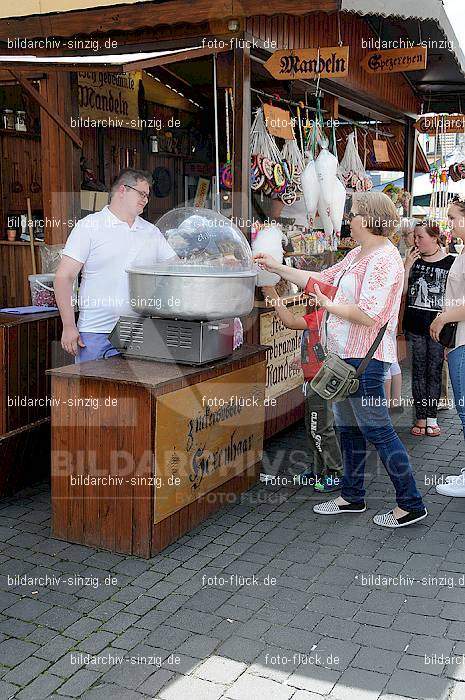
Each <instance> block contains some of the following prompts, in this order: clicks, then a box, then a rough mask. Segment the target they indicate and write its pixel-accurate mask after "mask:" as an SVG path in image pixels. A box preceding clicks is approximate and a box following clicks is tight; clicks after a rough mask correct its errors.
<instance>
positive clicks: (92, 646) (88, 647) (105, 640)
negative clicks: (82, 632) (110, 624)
mask: <svg viewBox="0 0 465 700" xmlns="http://www.w3.org/2000/svg"><path fill="white" fill-rule="evenodd" d="M115 637H116V635H115V634H114V633H113V632H103V631H100V632H94V633H93V634H91V635H90V636H89V637H86V639H83V640H82V641H81V642H79V644H78V645H77V647H76V648H77V649H79V651H83V652H85V653H86V654H98V653H99V651H102V649H105V647H107V646H108V645H109V644H111V643H112V642H113V640H114V639H115Z"/></svg>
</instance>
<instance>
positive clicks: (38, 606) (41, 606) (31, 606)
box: [3, 598, 50, 622]
mask: <svg viewBox="0 0 465 700" xmlns="http://www.w3.org/2000/svg"><path fill="white" fill-rule="evenodd" d="M49 609H50V605H47V604H46V603H42V602H41V601H40V600H36V599H34V598H23V600H21V601H18V602H17V603H15V604H14V605H12V606H11V607H10V608H7V609H6V610H4V611H3V614H4V615H9V617H15V618H18V619H19V620H25V621H26V622H30V621H31V620H35V619H36V618H37V617H39V615H42V613H44V612H46V611H47V610H49Z"/></svg>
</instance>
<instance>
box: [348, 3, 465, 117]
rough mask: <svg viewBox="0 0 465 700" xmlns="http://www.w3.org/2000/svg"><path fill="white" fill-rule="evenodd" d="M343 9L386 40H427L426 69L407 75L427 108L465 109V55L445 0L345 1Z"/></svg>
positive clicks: (425, 108)
mask: <svg viewBox="0 0 465 700" xmlns="http://www.w3.org/2000/svg"><path fill="white" fill-rule="evenodd" d="M341 10H343V11H345V12H353V13H357V14H359V15H362V16H363V17H364V19H365V21H367V22H368V23H369V24H370V25H371V28H372V29H373V31H374V33H375V35H377V36H378V37H379V38H380V39H381V40H383V41H389V42H393V41H395V40H398V39H399V38H403V39H409V40H411V41H412V42H414V43H415V44H417V43H419V42H421V41H423V42H425V44H426V46H427V48H428V66H427V68H426V70H424V71H411V72H409V73H407V74H406V75H407V76H408V80H409V82H411V83H412V85H413V87H414V89H415V90H416V92H417V94H418V95H419V97H420V98H421V99H422V100H423V101H424V111H425V112H433V111H434V112H449V113H452V112H461V111H462V110H463V111H465V54H464V52H463V50H462V48H461V47H460V44H459V41H458V39H457V37H456V35H455V32H454V29H453V27H452V24H451V22H450V20H449V17H448V16H447V13H446V11H445V9H444V6H443V4H442V2H441V0H341ZM391 47H392V48H396V47H395V45H393V46H391ZM375 48H378V47H375ZM381 48H382V47H381Z"/></svg>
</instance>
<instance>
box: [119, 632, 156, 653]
mask: <svg viewBox="0 0 465 700" xmlns="http://www.w3.org/2000/svg"><path fill="white" fill-rule="evenodd" d="M148 634H150V632H149V630H144V629H139V628H137V627H129V629H127V630H126V631H125V632H123V634H120V635H119V637H116V638H115V639H114V640H113V642H112V644H113V646H114V647H118V648H121V649H126V650H130V649H133V648H134V647H135V646H136V644H139V643H140V642H142V640H143V639H145V638H146V637H147V636H148Z"/></svg>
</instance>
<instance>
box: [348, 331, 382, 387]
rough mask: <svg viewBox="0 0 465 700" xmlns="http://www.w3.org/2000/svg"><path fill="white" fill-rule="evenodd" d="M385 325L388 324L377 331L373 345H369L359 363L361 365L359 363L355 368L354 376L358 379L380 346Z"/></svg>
mask: <svg viewBox="0 0 465 700" xmlns="http://www.w3.org/2000/svg"><path fill="white" fill-rule="evenodd" d="M387 325H388V324H387V323H385V324H384V326H383V327H382V328H380V329H379V331H378V335H377V336H376V338H375V339H374V341H373V344H372V345H371V347H370V349H369V350H368V352H367V354H366V356H365V357H364V358H363V360H362V361H361V363H360V364H359V366H358V367H357V371H356V372H355V376H356V377H360V375H361V374H363V373H364V371H365V370H366V368H367V365H368V363H369V362H370V360H371V359H372V358H373V355H374V354H375V352H376V350H377V348H378V345H379V344H380V342H381V341H382V339H383V335H384V333H385V330H386V328H387Z"/></svg>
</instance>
